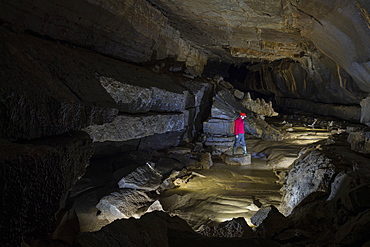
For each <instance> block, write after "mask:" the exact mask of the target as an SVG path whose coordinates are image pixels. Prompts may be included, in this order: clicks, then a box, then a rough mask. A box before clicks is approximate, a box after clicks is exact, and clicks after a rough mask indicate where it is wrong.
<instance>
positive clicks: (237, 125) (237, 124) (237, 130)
mask: <svg viewBox="0 0 370 247" xmlns="http://www.w3.org/2000/svg"><path fill="white" fill-rule="evenodd" d="M234 134H235V135H237V134H244V121H243V119H241V118H240V117H238V118H237V119H236V120H235V121H234Z"/></svg>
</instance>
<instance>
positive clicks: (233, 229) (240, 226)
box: [198, 217, 256, 238]
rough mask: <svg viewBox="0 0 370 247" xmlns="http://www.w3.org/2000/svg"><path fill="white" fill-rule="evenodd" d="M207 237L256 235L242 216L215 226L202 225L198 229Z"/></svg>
mask: <svg viewBox="0 0 370 247" xmlns="http://www.w3.org/2000/svg"><path fill="white" fill-rule="evenodd" d="M198 232H199V233H200V234H202V235H204V236H208V237H221V238H243V237H244V238H253V237H255V236H256V234H255V233H254V231H253V230H252V228H250V227H249V226H248V224H247V222H246V221H245V219H244V218H243V217H239V218H234V219H232V220H228V221H224V222H221V223H220V224H218V225H216V226H204V227H203V228H202V229H201V230H199V231H198Z"/></svg>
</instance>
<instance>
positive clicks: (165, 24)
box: [1, 0, 207, 75]
mask: <svg viewBox="0 0 370 247" xmlns="http://www.w3.org/2000/svg"><path fill="white" fill-rule="evenodd" d="M31 10H32V11H31ZM1 19H2V20H4V21H6V22H8V23H11V26H12V28H13V29H15V30H18V31H23V30H30V31H32V32H33V33H37V34H38V35H41V36H46V37H50V38H52V39H54V40H60V41H64V42H67V43H72V44H74V45H78V46H82V47H87V48H89V49H92V50H95V51H97V52H99V53H103V54H106V55H109V56H111V57H116V58H119V59H122V60H125V61H131V62H134V63H140V62H148V61H151V60H161V59H165V58H168V57H176V58H177V61H182V62H184V63H185V64H186V65H187V67H188V68H189V69H191V71H192V72H193V74H194V75H200V73H201V72H202V70H203V65H204V64H205V63H206V60H207V56H206V55H205V53H204V52H202V51H201V50H199V49H197V48H195V46H194V45H193V44H192V43H191V42H189V41H186V40H184V39H182V38H181V36H180V33H179V32H178V31H177V30H176V29H175V28H173V27H172V26H171V24H170V22H169V20H168V18H167V17H165V16H164V15H163V14H162V13H161V12H160V11H159V10H158V9H156V8H155V7H153V6H152V5H151V4H150V3H148V2H147V1H144V0H140V1H133V0H128V1H115V0H111V1H108V2H101V1H79V2H78V4H76V3H75V2H74V1H65V2H63V3H60V4H56V3H54V2H48V1H44V0H38V1H28V2H19V3H18V2H12V1H4V2H2V5H1ZM117 23H120V24H119V25H117Z"/></svg>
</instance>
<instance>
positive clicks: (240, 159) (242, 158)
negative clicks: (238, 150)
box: [225, 154, 252, 165]
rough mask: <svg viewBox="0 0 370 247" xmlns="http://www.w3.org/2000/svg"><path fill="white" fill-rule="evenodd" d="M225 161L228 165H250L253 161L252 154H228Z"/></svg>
mask: <svg viewBox="0 0 370 247" xmlns="http://www.w3.org/2000/svg"><path fill="white" fill-rule="evenodd" d="M225 162H226V164H228V165H250V164H251V163H252V161H251V155H250V154H245V155H244V154H240V155H236V156H229V155H228V156H226V157H225Z"/></svg>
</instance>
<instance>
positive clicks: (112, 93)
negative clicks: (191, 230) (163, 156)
mask: <svg viewBox="0 0 370 247" xmlns="http://www.w3.org/2000/svg"><path fill="white" fill-rule="evenodd" d="M0 35H1V38H0V57H1V59H0V67H1V68H2V69H1V70H0V71H1V72H0V73H1V81H0V85H1V87H0V92H1V96H2V97H1V99H0V112H1V118H0V126H1V128H0V140H1V143H2V144H1V153H0V160H1V164H0V174H1V176H2V178H3V183H2V184H1V188H0V189H1V191H2V192H4V193H2V203H1V207H2V209H3V212H4V217H2V218H1V227H2V229H1V232H3V233H4V234H3V235H2V239H1V244H3V246H14V245H16V244H19V243H20V242H21V241H22V240H23V239H24V238H26V237H27V236H33V237H35V236H41V235H45V234H48V233H51V232H52V231H53V230H54V228H55V226H56V221H57V219H59V216H56V215H55V213H56V212H57V211H58V208H59V203H60V201H61V199H62V197H64V196H65V195H66V193H68V191H69V190H70V189H71V188H72V186H73V185H74V184H75V182H76V181H77V180H78V179H79V178H80V177H81V176H82V175H83V174H84V172H85V167H86V166H87V165H88V164H89V160H90V157H91V156H92V155H93V154H95V152H96V150H97V149H98V148H97V147H96V146H95V144H94V143H93V141H96V142H98V141H106V139H104V140H97V139H96V138H95V135H94V133H92V132H90V131H88V129H89V128H90V129H91V128H93V127H92V126H95V127H94V128H101V126H107V125H108V126H109V129H110V131H106V132H104V134H111V136H115V137H117V136H119V137H123V138H121V139H119V140H117V139H113V140H112V139H109V140H110V141H111V142H110V144H112V141H113V142H114V143H113V145H111V146H109V147H108V149H109V153H114V152H119V151H125V150H126V148H122V146H125V145H126V143H124V142H130V144H132V145H131V146H130V147H129V149H131V150H137V149H150V150H158V149H161V148H167V147H170V146H176V145H178V144H179V143H180V142H188V141H190V140H191V139H192V138H193V137H194V136H195V135H196V133H198V132H199V131H200V130H201V128H202V122H203V120H204V119H205V118H206V117H207V116H208V114H209V111H210V104H211V102H210V100H209V99H210V98H211V97H210V95H212V92H213V85H212V84H211V83H209V82H207V80H199V79H197V80H193V79H191V78H187V77H183V76H182V75H180V76H175V77H170V76H166V75H160V74H157V73H155V72H153V71H151V70H149V69H145V68H142V67H138V66H135V65H132V64H127V63H124V62H122V61H119V60H117V59H112V58H109V57H107V56H103V55H101V54H98V53H95V52H92V51H90V50H86V49H84V48H77V47H75V46H71V45H66V44H60V43H58V42H54V41H51V40H46V39H41V38H39V37H34V36H31V35H28V34H19V33H15V32H12V31H9V30H7V29H5V28H1V32H0ZM107 78H108V79H109V80H107ZM107 82H108V83H107ZM121 89H124V90H121ZM120 94H121V98H120V97H119V95H120ZM132 106H137V107H132ZM119 120H123V121H121V122H119ZM115 121H118V123H117V124H116V122H115ZM99 126H100V127H99ZM112 126H115V127H117V128H116V129H114V128H112ZM82 129H83V130H85V131H84V132H78V134H75V131H76V130H82ZM100 134H101V133H100ZM158 143H159V144H158ZM117 146H118V148H116V147H117ZM126 146H127V145H126ZM112 147H113V148H112ZM15 150H16V151H15ZM102 153H103V152H102ZM105 154H107V152H105ZM61 215H63V212H61ZM5 228H6V229H5Z"/></svg>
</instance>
